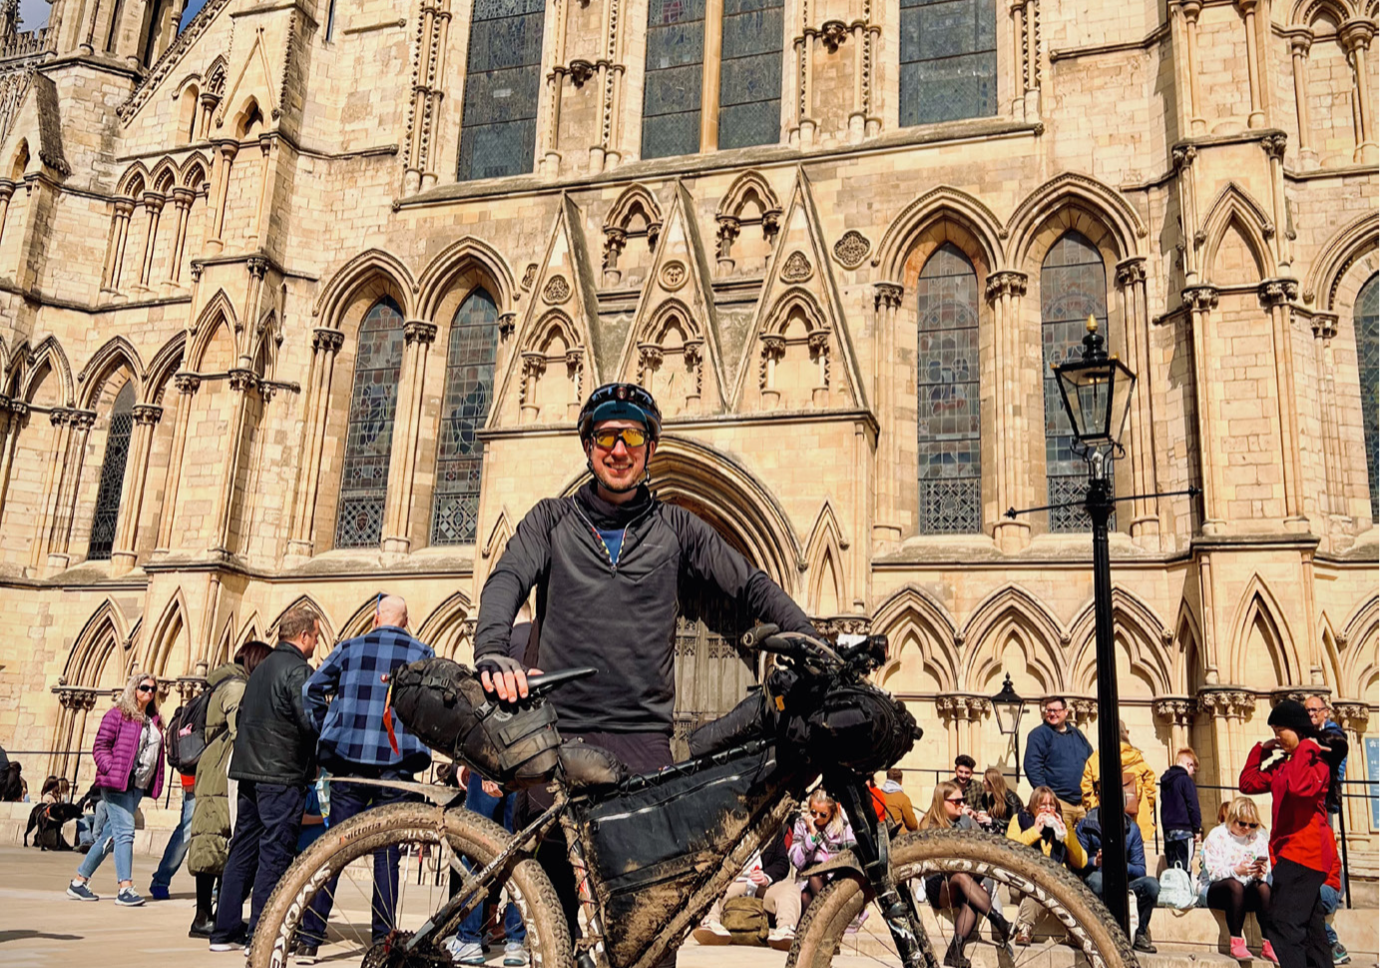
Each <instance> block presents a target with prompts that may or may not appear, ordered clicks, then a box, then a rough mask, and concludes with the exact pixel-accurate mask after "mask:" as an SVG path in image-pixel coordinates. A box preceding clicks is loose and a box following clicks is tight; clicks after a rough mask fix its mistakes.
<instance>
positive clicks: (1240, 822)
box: [1235, 820, 1259, 830]
mask: <svg viewBox="0 0 1384 968" xmlns="http://www.w3.org/2000/svg"><path fill="white" fill-rule="evenodd" d="M1235 823H1236V825H1237V826H1240V827H1245V828H1247V829H1249V830H1258V829H1259V825H1258V824H1257V823H1250V822H1249V821H1248V820H1237V821H1235Z"/></svg>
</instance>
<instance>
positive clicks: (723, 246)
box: [716, 215, 740, 259]
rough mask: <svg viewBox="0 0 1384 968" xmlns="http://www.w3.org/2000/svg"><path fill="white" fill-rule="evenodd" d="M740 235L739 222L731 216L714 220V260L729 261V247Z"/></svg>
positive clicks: (723, 216) (722, 216) (718, 217)
mask: <svg viewBox="0 0 1384 968" xmlns="http://www.w3.org/2000/svg"><path fill="white" fill-rule="evenodd" d="M739 235H740V220H739V219H738V218H736V217H735V216H733V215H720V216H717V218H716V258H718V259H729V258H730V247H731V246H732V245H734V244H735V240H736V238H738V237H739Z"/></svg>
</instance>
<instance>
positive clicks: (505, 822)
mask: <svg viewBox="0 0 1384 968" xmlns="http://www.w3.org/2000/svg"><path fill="white" fill-rule="evenodd" d="M518 796H519V795H518V794H517V793H511V794H509V795H508V796H500V797H492V796H491V795H490V794H488V793H486V792H485V790H483V789H481V778H480V776H479V775H478V774H476V773H472V774H471V779H470V781H469V782H468V783H467V784H466V809H467V810H470V811H472V812H473V813H478V814H480V815H481V816H482V817H485V818H486V819H487V820H493V821H495V822H496V823H498V824H500V825H501V826H503V827H504V828H505V829H506V830H508V831H509V832H510V833H514V801H515V800H516V799H517V798H518ZM466 867H467V869H468V870H469V869H470V868H471V865H470V864H467V865H466ZM492 900H493V899H492ZM485 909H486V905H484V904H478V905H476V907H475V908H473V909H472V911H471V913H470V914H468V915H466V917H465V919H463V920H462V922H461V927H460V928H459V929H458V930H457V940H458V941H461V942H463V943H471V944H479V943H480V940H481V929H482V928H484V927H485V920H486V918H485ZM527 936H528V929H527V928H525V927H524V918H523V916H522V915H521V914H520V913H519V908H518V907H517V906H516V905H515V904H514V903H513V902H511V903H509V904H506V905H505V939H506V940H507V941H518V942H520V943H523V941H524V938H525V937H527Z"/></svg>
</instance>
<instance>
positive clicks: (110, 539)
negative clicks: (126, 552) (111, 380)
mask: <svg viewBox="0 0 1384 968" xmlns="http://www.w3.org/2000/svg"><path fill="white" fill-rule="evenodd" d="M134 408H135V389H134V385H133V384H131V383H126V384H125V385H124V386H123V387H121V388H120V392H119V393H117V394H116V395H115V404H114V405H113V406H112V407H111V425H110V430H108V431H107V432H106V456H105V458H104V459H102V461H101V484H100V487H98V488H97V491H96V511H95V513H94V514H93V515H92V518H91V543H90V544H89V545H88V546H87V558H88V559H89V560H91V561H107V560H109V559H110V556H111V546H112V545H113V544H114V543H115V525H116V522H117V521H118V520H119V519H120V494H121V491H122V489H123V488H124V486H125V458H126V457H127V456H129V453H130V433H131V431H133V430H134V425H135V416H134Z"/></svg>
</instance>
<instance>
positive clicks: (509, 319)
mask: <svg viewBox="0 0 1384 968" xmlns="http://www.w3.org/2000/svg"><path fill="white" fill-rule="evenodd" d="M516 318H517V316H516V314H515V313H500V340H501V341H502V342H506V343H507V342H509V340H510V339H511V338H512V337H513V336H514V323H515V320H516Z"/></svg>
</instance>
